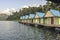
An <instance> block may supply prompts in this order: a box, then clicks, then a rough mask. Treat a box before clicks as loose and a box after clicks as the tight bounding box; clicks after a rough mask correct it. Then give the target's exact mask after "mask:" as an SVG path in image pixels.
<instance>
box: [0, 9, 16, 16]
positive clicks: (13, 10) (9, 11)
mask: <svg viewBox="0 0 60 40" xmlns="http://www.w3.org/2000/svg"><path fill="white" fill-rule="evenodd" d="M12 12H16V10H15V9H14V8H11V9H9V8H7V9H6V10H1V11H0V14H7V15H12Z"/></svg>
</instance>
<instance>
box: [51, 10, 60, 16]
mask: <svg viewBox="0 0 60 40" xmlns="http://www.w3.org/2000/svg"><path fill="white" fill-rule="evenodd" d="M50 12H51V13H52V14H53V15H55V16H58V17H60V12H59V11H57V10H53V9H51V10H50Z"/></svg>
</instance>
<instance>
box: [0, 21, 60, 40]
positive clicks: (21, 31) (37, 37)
mask: <svg viewBox="0 0 60 40" xmlns="http://www.w3.org/2000/svg"><path fill="white" fill-rule="evenodd" d="M0 40H60V34H59V33H57V32H54V31H50V30H48V29H46V28H41V29H38V28H36V27H31V26H26V25H23V24H20V23H18V22H17V21H0Z"/></svg>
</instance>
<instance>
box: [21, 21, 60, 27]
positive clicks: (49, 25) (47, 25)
mask: <svg viewBox="0 0 60 40" xmlns="http://www.w3.org/2000/svg"><path fill="white" fill-rule="evenodd" d="M20 23H22V22H20ZM23 24H24V23H23ZM25 24H31V25H36V26H37V25H40V26H44V27H60V25H53V24H39V23H26V22H25Z"/></svg>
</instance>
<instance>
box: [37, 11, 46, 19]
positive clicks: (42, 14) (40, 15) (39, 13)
mask: <svg viewBox="0 0 60 40" xmlns="http://www.w3.org/2000/svg"><path fill="white" fill-rule="evenodd" d="M37 15H38V16H39V18H41V17H43V16H44V15H45V13H43V12H37Z"/></svg>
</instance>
